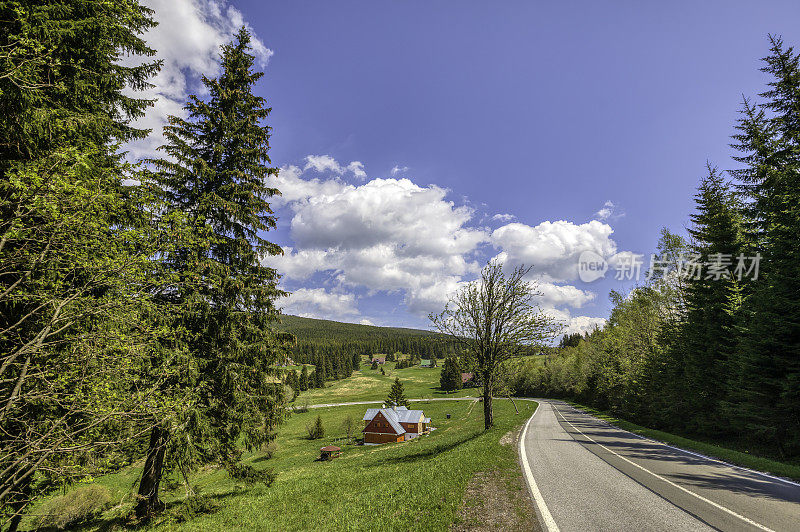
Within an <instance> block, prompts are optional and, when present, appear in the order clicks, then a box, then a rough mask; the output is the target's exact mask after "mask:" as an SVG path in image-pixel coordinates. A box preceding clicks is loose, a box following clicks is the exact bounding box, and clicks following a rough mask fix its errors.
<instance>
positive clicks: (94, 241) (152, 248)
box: [0, 0, 166, 530]
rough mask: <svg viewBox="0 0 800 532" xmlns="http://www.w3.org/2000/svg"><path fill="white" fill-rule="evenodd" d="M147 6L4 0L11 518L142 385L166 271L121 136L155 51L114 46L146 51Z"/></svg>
mask: <svg viewBox="0 0 800 532" xmlns="http://www.w3.org/2000/svg"><path fill="white" fill-rule="evenodd" d="M151 15H152V11H151V10H149V9H147V8H145V7H143V6H141V5H140V4H139V2H137V1H136V0H119V1H116V2H87V1H78V0H52V1H49V2H3V3H2V5H1V6H0V49H2V50H3V52H2V54H0V55H2V60H0V242H2V244H0V368H2V369H1V370H0V374H2V379H0V404H2V405H3V406H2V408H0V449H1V450H2V451H0V522H4V523H5V524H7V525H9V530H14V529H16V528H17V526H18V524H19V519H20V517H21V512H22V511H23V510H24V508H25V506H26V505H27V504H28V503H29V502H30V501H31V499H32V498H33V497H35V496H36V495H37V494H38V493H39V492H40V491H42V490H45V491H50V490H52V488H53V486H56V485H59V486H60V485H65V484H67V483H68V482H71V481H73V480H75V479H76V478H80V477H81V476H83V475H85V474H87V473H90V472H94V473H96V472H97V471H96V470H94V471H93V469H92V467H93V465H96V464H101V463H104V462H105V456H104V454H105V453H107V452H108V451H109V450H111V449H113V448H114V447H116V444H117V443H119V440H120V438H124V436H121V435H120V433H121V431H120V430H119V429H120V426H122V425H123V424H124V425H127V424H128V423H130V422H131V421H132V420H135V419H140V417H139V416H140V414H141V410H142V405H143V401H142V400H141V397H142V396H148V393H147V392H148V391H149V390H150V386H149V383H147V382H136V383H135V384H134V382H132V381H133V380H134V379H135V377H136V375H135V374H131V371H132V370H133V368H135V367H137V366H139V365H140V364H141V363H143V362H144V361H143V360H142V357H143V356H144V354H145V353H147V351H148V349H149V348H150V345H149V343H150V339H152V338H155V337H156V336H157V333H155V332H154V331H153V330H152V323H151V322H150V321H149V319H148V318H147V316H146V314H147V312H148V309H147V308H146V304H147V302H148V299H149V298H148V297H147V295H148V294H149V291H150V289H151V288H152V286H153V284H154V283H156V282H160V279H159V277H158V276H153V275H149V274H150V273H152V272H151V271H150V268H151V267H152V262H151V259H152V257H153V256H154V255H156V254H157V252H158V247H157V244H156V242H154V241H153V240H154V239H152V240H151V238H150V237H151V232H152V229H153V227H152V226H151V224H149V220H148V218H149V215H150V213H152V212H153V210H156V209H158V206H157V205H155V204H154V202H153V201H152V200H153V198H152V196H151V194H150V193H148V192H147V191H146V190H145V187H143V186H138V185H136V184H129V183H127V182H126V178H138V177H139V176H138V174H135V173H133V170H134V169H133V168H132V167H130V166H129V165H127V164H126V163H125V162H124V160H123V158H122V155H121V154H120V153H119V147H120V145H121V144H122V143H125V142H128V141H131V140H135V139H137V138H142V137H144V136H146V134H147V131H144V130H139V129H137V128H135V127H133V126H132V125H131V120H132V119H135V118H137V117H139V116H141V115H142V114H143V112H144V110H145V109H146V108H147V106H148V105H150V103H151V102H148V101H146V100H143V99H139V98H136V97H135V96H132V95H130V93H128V92H127V91H126V90H125V89H126V88H134V89H140V88H142V87H144V86H145V85H146V84H147V80H148V78H149V77H150V76H151V75H153V74H154V73H155V72H157V71H158V67H159V65H158V63H156V62H154V61H152V62H148V61H137V60H128V61H123V57H126V56H133V57H137V56H138V57H140V58H141V57H145V58H147V57H148V56H152V55H153V53H154V52H153V50H151V49H149V48H148V47H147V45H146V44H145V42H144V41H143V40H142V38H141V34H142V33H143V32H144V31H146V30H147V29H148V28H150V27H152V26H153V25H154V22H153V20H152V18H151ZM123 63H127V66H123ZM165 243H166V242H165V241H162V242H160V244H165ZM151 310H152V309H151ZM139 393H141V395H139ZM149 397H150V398H151V399H152V395H150V396H149ZM155 403H157V399H154V400H152V401H151V402H150V404H151V405H154V404H155ZM101 442H102V443H101ZM117 450H118V449H117ZM7 519H8V520H7Z"/></svg>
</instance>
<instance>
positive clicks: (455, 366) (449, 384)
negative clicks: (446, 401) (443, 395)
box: [439, 356, 462, 392]
mask: <svg viewBox="0 0 800 532" xmlns="http://www.w3.org/2000/svg"><path fill="white" fill-rule="evenodd" d="M461 385H462V383H461V366H460V365H459V363H458V359H457V358H456V357H454V356H449V357H447V358H445V359H444V366H442V373H441V374H440V375H439V387H440V388H441V389H442V390H444V391H446V392H452V391H455V390H460V389H461Z"/></svg>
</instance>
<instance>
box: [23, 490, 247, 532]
mask: <svg viewBox="0 0 800 532" xmlns="http://www.w3.org/2000/svg"><path fill="white" fill-rule="evenodd" d="M256 487H258V486H256ZM249 490H250V488H249V487H248V488H241V487H240V488H233V489H231V490H228V491H226V492H224V493H215V494H209V495H200V496H198V497H201V498H203V499H204V500H206V501H211V502H212V503H213V504H212V505H210V506H208V507H206V508H204V509H203V510H201V511H195V512H192V513H191V514H188V515H186V514H184V515H186V517H184V518H182V515H181V512H180V510H181V508H182V507H185V506H186V503H187V501H188V499H187V498H185V497H184V498H182V499H178V500H174V501H170V502H167V503H165V507H164V511H162V512H161V513H159V514H156V515H153V516H151V517H150V518H147V519H142V520H139V519H136V518H134V517H133V507H132V506H131V508H130V509H129V510H128V511H127V512H126V513H125V514H123V515H115V516H113V517H106V518H104V517H102V516H100V517H97V518H95V519H92V520H89V521H85V522H83V523H81V524H80V525H76V526H72V527H68V528H67V529H68V530H82V531H83V530H99V531H101V532H111V531H119V530H147V529H150V528H151V527H155V526H158V525H160V524H163V523H164V522H165V521H168V520H174V521H175V522H178V523H180V522H185V521H188V520H191V519H194V518H198V517H201V516H203V515H211V514H214V513H216V512H217V511H219V510H221V509H222V508H223V504H222V501H224V500H225V499H228V498H230V497H231V496H239V495H243V494H245V493H247V492H248V491H249ZM31 530H33V531H35V532H51V531H55V530H60V529H55V528H35V529H31Z"/></svg>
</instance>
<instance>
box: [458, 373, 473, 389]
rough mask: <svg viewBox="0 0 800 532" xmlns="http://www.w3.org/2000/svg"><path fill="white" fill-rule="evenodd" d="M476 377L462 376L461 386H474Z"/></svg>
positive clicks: (470, 375)
mask: <svg viewBox="0 0 800 532" xmlns="http://www.w3.org/2000/svg"><path fill="white" fill-rule="evenodd" d="M474 377H475V376H474V375H473V374H472V373H462V374H461V386H471V385H472V384H474V380H475V379H474Z"/></svg>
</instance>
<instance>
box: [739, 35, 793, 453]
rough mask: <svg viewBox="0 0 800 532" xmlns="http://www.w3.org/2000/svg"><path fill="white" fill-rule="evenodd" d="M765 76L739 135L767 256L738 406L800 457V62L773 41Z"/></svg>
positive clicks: (752, 311)
mask: <svg viewBox="0 0 800 532" xmlns="http://www.w3.org/2000/svg"><path fill="white" fill-rule="evenodd" d="M770 41H771V44H772V46H771V49H770V55H769V56H767V57H766V58H764V63H765V66H764V67H763V68H762V71H763V72H765V73H767V74H768V75H769V76H770V77H771V78H772V79H771V81H770V82H769V90H767V91H766V92H764V93H762V94H761V95H760V96H761V97H762V98H763V99H764V101H763V102H762V103H760V104H757V105H754V104H751V103H750V102H748V101H746V102H745V105H744V109H743V111H742V118H741V120H740V121H739V125H738V130H739V131H738V133H737V135H735V136H734V139H735V141H736V146H735V147H736V148H737V149H738V150H740V152H742V155H741V156H740V157H738V158H737V160H738V161H739V162H741V163H743V164H744V168H743V169H740V170H737V171H736V172H735V173H734V175H735V176H736V177H738V178H739V179H740V180H741V181H742V182H743V185H742V191H743V192H744V193H745V194H746V196H747V199H748V203H747V205H746V209H745V213H746V214H747V222H748V225H747V229H748V232H747V237H748V244H749V249H750V250H751V252H757V253H760V254H761V256H762V259H761V263H760V271H759V276H758V280H757V281H756V282H754V283H753V287H752V295H751V296H750V297H748V298H747V300H746V302H745V304H744V305H743V309H742V310H743V312H742V325H743V326H744V327H745V328H746V331H745V334H744V337H743V341H742V343H741V345H740V348H739V350H738V353H737V363H736V370H737V377H736V380H735V383H734V384H735V386H734V387H733V389H734V390H736V394H737V395H736V398H735V401H734V406H735V407H736V411H737V413H738V414H739V416H740V420H741V421H742V423H743V428H746V429H747V430H748V431H749V432H750V433H752V434H753V436H754V438H755V439H756V441H760V442H766V443H771V444H772V445H774V446H775V447H776V448H777V449H778V450H779V452H780V453H781V454H782V455H784V456H795V455H797V454H798V453H800V298H798V294H800V240H798V235H800V58H799V57H798V54H797V53H795V52H794V50H793V49H792V48H791V47H789V48H786V47H784V45H783V42H782V41H781V39H779V38H776V37H772V36H770Z"/></svg>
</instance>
